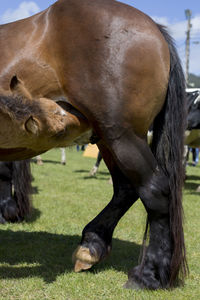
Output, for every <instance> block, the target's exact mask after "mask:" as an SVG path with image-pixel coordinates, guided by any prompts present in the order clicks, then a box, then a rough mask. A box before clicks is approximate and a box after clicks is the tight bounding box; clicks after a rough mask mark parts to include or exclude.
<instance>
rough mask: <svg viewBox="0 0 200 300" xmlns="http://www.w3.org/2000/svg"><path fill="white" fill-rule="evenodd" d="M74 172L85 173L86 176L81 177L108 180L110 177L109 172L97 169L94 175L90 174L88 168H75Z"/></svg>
mask: <svg viewBox="0 0 200 300" xmlns="http://www.w3.org/2000/svg"><path fill="white" fill-rule="evenodd" d="M74 173H80V174H83V175H84V174H87V176H86V175H85V176H83V177H82V179H92V180H93V179H98V180H108V179H109V178H110V173H109V172H104V171H98V173H97V174H96V175H95V176H91V175H90V171H89V170H75V171H74Z"/></svg>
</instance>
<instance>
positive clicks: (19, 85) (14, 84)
mask: <svg viewBox="0 0 200 300" xmlns="http://www.w3.org/2000/svg"><path fill="white" fill-rule="evenodd" d="M10 90H11V91H12V92H13V94H16V95H17V96H22V97H25V98H28V99H30V100H31V99H32V97H31V94H30V93H29V91H28V90H27V88H26V87H25V85H24V83H23V82H22V81H21V80H20V79H19V78H18V77H17V76H16V75H14V76H13V77H12V78H11V81H10Z"/></svg>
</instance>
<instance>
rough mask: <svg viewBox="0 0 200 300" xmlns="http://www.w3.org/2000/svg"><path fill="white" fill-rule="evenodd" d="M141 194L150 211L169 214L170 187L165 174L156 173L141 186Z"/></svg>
mask: <svg viewBox="0 0 200 300" xmlns="http://www.w3.org/2000/svg"><path fill="white" fill-rule="evenodd" d="M139 194H140V198H141V200H142V202H143V204H144V206H145V208H146V210H147V212H148V213H151V212H152V213H156V214H168V212H169V201H170V199H169V195H170V189H169V180H168V178H167V177H166V176H165V175H164V174H156V173H154V174H153V175H152V178H151V180H150V181H148V182H147V183H146V184H144V185H142V186H141V187H140V188H139Z"/></svg>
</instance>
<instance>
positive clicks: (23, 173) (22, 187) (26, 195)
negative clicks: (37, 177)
mask: <svg viewBox="0 0 200 300" xmlns="http://www.w3.org/2000/svg"><path fill="white" fill-rule="evenodd" d="M31 180H32V176H31V169H30V160H22V161H14V162H13V185H14V199H15V201H16V204H17V206H18V209H19V217H20V218H22V219H24V217H25V216H27V215H28V214H29V213H30V208H31V189H32V186H31Z"/></svg>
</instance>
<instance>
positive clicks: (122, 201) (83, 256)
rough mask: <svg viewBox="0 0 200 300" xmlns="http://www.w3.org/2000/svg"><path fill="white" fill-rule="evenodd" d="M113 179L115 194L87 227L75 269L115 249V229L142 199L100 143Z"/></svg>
mask: <svg viewBox="0 0 200 300" xmlns="http://www.w3.org/2000/svg"><path fill="white" fill-rule="evenodd" d="M99 148H100V150H101V153H102V155H103V157H104V160H105V162H106V164H107V166H108V168H109V170H110V173H111V175H112V179H113V188H114V195H113V198H112V200H111V201H110V203H109V204H108V205H107V206H106V207H105V208H104V209H103V211H102V212H100V213H99V214H98V216H97V217H96V218H94V220H92V221H91V222H90V223H89V224H88V225H87V226H86V227H85V228H84V230H83V234H82V240H81V244H80V246H79V247H78V248H77V250H76V251H75V252H74V261H75V271H76V272H78V271H80V270H85V269H89V268H90V267H91V266H92V265H94V264H95V263H97V262H99V261H101V260H102V259H103V258H105V257H106V256H107V255H108V253H109V252H110V250H111V243H112V235H113V231H114V229H115V227H116V225H117V223H118V221H119V220H120V218H121V217H122V216H123V215H124V214H125V213H126V211H127V210H128V209H129V208H130V206H131V205H132V204H133V203H134V202H135V201H136V200H137V199H138V195H137V193H136V191H135V189H134V188H133V187H132V185H131V184H130V182H129V180H128V179H127V178H126V177H125V176H124V174H123V173H122V172H121V171H120V169H119V168H118V166H117V165H116V163H115V162H114V160H113V158H112V156H111V154H110V152H109V151H108V149H106V148H105V146H103V145H99Z"/></svg>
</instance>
